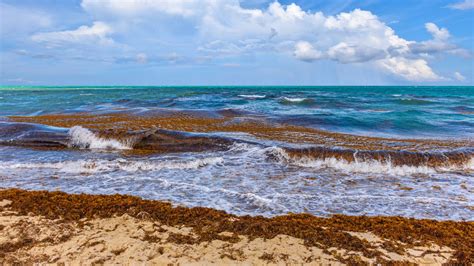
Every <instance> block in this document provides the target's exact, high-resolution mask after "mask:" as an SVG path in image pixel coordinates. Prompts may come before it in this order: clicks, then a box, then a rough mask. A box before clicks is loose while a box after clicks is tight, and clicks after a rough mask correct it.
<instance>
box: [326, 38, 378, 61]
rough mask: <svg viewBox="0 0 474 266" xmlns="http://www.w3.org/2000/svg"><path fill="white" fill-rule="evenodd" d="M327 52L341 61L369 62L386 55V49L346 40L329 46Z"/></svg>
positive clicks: (330, 56)
mask: <svg viewBox="0 0 474 266" xmlns="http://www.w3.org/2000/svg"><path fill="white" fill-rule="evenodd" d="M327 54H328V58H330V59H332V60H335V61H339V62H341V63H357V62H367V61H372V60H374V59H379V58H384V57H385V56H386V54H385V51H384V50H381V49H376V48H373V47H368V46H362V45H357V44H353V45H349V44H347V43H345V42H340V43H338V44H337V45H335V46H332V47H331V48H329V50H328V52H327Z"/></svg>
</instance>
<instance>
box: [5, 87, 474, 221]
mask: <svg viewBox="0 0 474 266" xmlns="http://www.w3.org/2000/svg"><path fill="white" fill-rule="evenodd" d="M167 110H171V111H186V112H197V113H199V114H201V115H206V116H211V117H213V116H219V115H221V114H222V111H230V113H233V114H237V118H236V119H237V121H240V120H238V119H240V118H242V119H246V118H248V117H251V118H252V119H257V118H258V119H262V120H265V121H269V122H272V121H273V122H277V123H280V124H281V123H287V124H295V125H303V126H306V127H312V128H317V129H323V130H327V131H335V132H345V133H351V134H357V135H365V136H384V137H395V138H397V140H394V141H395V142H404V141H403V140H398V138H422V139H424V138H429V139H431V138H436V139H447V140H442V142H443V143H449V145H453V143H461V145H458V146H456V147H450V146H449V145H448V146H444V147H442V148H441V149H438V147H437V146H436V145H435V144H434V146H433V149H432V150H428V151H426V149H425V150H423V151H421V149H420V151H418V152H408V151H404V150H392V151H391V153H386V151H385V150H375V151H373V150H372V151H371V152H374V153H373V154H375V157H371V158H372V159H371V158H369V157H364V154H365V155H367V154H368V153H367V151H364V150H357V149H352V150H347V149H346V150H343V149H342V148H341V147H332V146H331V145H334V143H337V142H331V143H333V144H330V145H329V144H327V143H326V144H322V145H320V146H314V145H311V143H309V144H308V143H284V142H276V141H271V140H263V139H257V138H255V137H254V136H251V135H249V134H244V133H242V132H233V133H222V132H215V133H208V134H201V135H203V136H206V137H221V138H226V139H227V140H228V142H227V143H229V142H230V143H231V145H229V146H226V148H225V149H220V150H211V149H209V150H203V151H199V152H196V151H193V152H191V151H183V152H173V153H172V152H168V153H156V154H150V155H146V156H144V155H141V156H133V155H130V154H125V153H123V150H122V149H126V148H130V147H129V146H126V145H125V144H123V143H120V142H119V141H118V140H114V139H102V138H100V137H98V136H97V135H96V134H95V133H94V132H91V131H89V130H88V129H86V128H82V127H71V128H54V127H47V126H44V125H37V124H29V123H16V122H12V121H9V120H8V116H11V115H26V116H37V115H44V114H54V113H61V114H63V113H79V112H81V113H82V112H84V113H90V114H95V115H98V116H99V115H101V114H108V113H113V112H126V113H132V114H135V115H141V114H142V115H150V114H153V113H154V112H156V113H161V114H162V113H163V112H164V111H167ZM153 134H154V133H153ZM180 134H181V133H180ZM472 137H474V87H123V86H113V87H0V180H1V183H0V187H16V188H22V189H40V190H58V189H59V190H62V191H65V192H70V193H99V194H113V193H121V194H131V195H137V196H141V197H144V198H147V199H158V200H169V201H171V202H173V203H175V204H184V205H186V206H205V207H212V208H216V209H221V210H225V211H227V212H230V213H234V214H239V215H246V214H249V215H265V216H273V215H280V214H285V213H288V212H294V213H298V212H307V213H312V214H314V215H320V216H327V215H331V214H348V215H390V216H393V215H400V216H405V217H416V218H429V219H440V220H474V210H473V209H472V206H474V145H472V144H473V143H474V142H473V140H472ZM357 139H358V138H357ZM295 141H296V142H297V140H295ZM350 141H356V140H350ZM383 141H384V143H385V144H386V145H387V146H390V143H388V142H386V141H387V140H383ZM440 141H441V140H440ZM421 142H422V141H416V142H415V143H421ZM38 143H40V144H41V145H43V146H41V147H42V148H41V149H37V148H35V146H34V145H37V144H38ZM58 143H59V144H61V143H62V144H65V145H66V148H64V149H56V148H54V147H53V146H48V145H57V144H58ZM429 143H431V142H429ZM346 144H347V143H346ZM349 144H351V143H349ZM357 144H362V146H364V145H363V144H364V140H362V141H360V140H359V143H357ZM180 145H181V146H180V147H184V148H186V145H188V144H187V143H186V142H183V143H181V144H180ZM359 146H360V145H359ZM387 146H384V147H387ZM51 147H53V148H51ZM351 147H352V146H351ZM355 147H358V146H357V145H356V146H355ZM131 148H133V147H131ZM285 148H292V149H296V150H298V149H300V150H303V151H304V149H307V148H316V149H313V153H312V155H313V157H303V158H299V159H298V158H293V157H290V156H289V153H288V152H286V150H285ZM415 148H416V147H415ZM416 149H418V148H416ZM318 152H319V153H318ZM338 152H339V153H338ZM364 152H365V153H364ZM334 154H339V155H340V154H345V155H347V154H349V157H350V156H353V158H354V160H352V161H346V160H344V159H341V157H337V156H334ZM384 154H385V155H386V156H385V157H383V158H382V157H381V155H384ZM392 156H393V157H392ZM430 156H431V157H430ZM448 157H450V158H451V159H452V160H451V161H450V160H449V158H448ZM344 158H347V156H346V157H344ZM367 158H368V159H367ZM381 158H382V159H381ZM384 158H385V159H384ZM420 158H421V159H420ZM427 158H436V160H437V162H440V163H441V164H440V165H436V164H429V163H428V161H427V160H425V159H427ZM453 158H455V159H456V158H457V159H456V160H457V162H458V163H456V162H455V159H453ZM448 162H449V163H448ZM452 162H454V163H452Z"/></svg>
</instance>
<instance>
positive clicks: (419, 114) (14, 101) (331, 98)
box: [0, 86, 474, 138]
mask: <svg viewBox="0 0 474 266" xmlns="http://www.w3.org/2000/svg"><path fill="white" fill-rule="evenodd" d="M118 108H121V109H127V110H131V111H135V112H140V111H145V110H154V109H156V110H161V109H168V110H169V109H171V110H200V111H210V112H214V111H218V110H223V109H234V110H238V111H242V112H247V113H249V114H253V115H262V116H265V117H268V118H271V119H273V120H276V121H278V122H285V123H292V124H297V125H304V126H309V127H314V128H319V129H325V130H330V131H338V132H346V133H354V134H362V135H377V136H395V137H421V138H423V137H442V138H443V137H448V138H449V137H456V138H458V137H463V138H470V137H473V136H474V87H472V86H465V87H124V86H114V87H1V88H0V116H7V115H39V114H48V113H66V112H67V113H70V112H84V111H88V112H100V111H107V110H114V109H118Z"/></svg>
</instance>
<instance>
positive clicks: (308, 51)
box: [294, 41, 323, 62]
mask: <svg viewBox="0 0 474 266" xmlns="http://www.w3.org/2000/svg"><path fill="white" fill-rule="evenodd" d="M294 55H295V57H296V58H297V59H299V60H302V61H306V62H312V61H315V60H319V59H321V58H322V56H323V54H322V53H321V52H320V51H318V50H315V49H314V47H313V46H312V45H311V44H310V43H309V42H305V41H300V42H298V43H296V45H295V51H294Z"/></svg>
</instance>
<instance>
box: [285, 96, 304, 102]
mask: <svg viewBox="0 0 474 266" xmlns="http://www.w3.org/2000/svg"><path fill="white" fill-rule="evenodd" d="M281 99H282V100H283V101H286V102H291V103H300V102H303V101H306V100H308V98H290V97H282V98H281Z"/></svg>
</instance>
